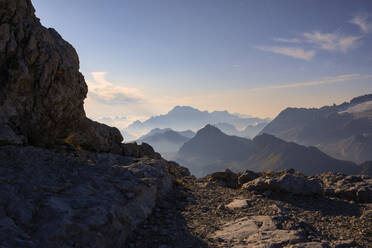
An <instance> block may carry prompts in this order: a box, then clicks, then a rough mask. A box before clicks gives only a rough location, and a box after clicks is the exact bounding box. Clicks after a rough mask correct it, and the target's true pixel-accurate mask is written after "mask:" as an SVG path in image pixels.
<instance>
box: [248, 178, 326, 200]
mask: <svg viewBox="0 0 372 248" xmlns="http://www.w3.org/2000/svg"><path fill="white" fill-rule="evenodd" d="M242 188H243V189H245V190H253V191H261V192H264V191H267V190H271V191H279V192H286V193H292V194H299V195H313V194H321V193H322V188H321V185H320V183H319V182H318V180H316V179H308V178H306V177H305V176H304V175H302V174H290V173H287V172H284V173H276V174H272V175H269V176H267V175H263V176H261V177H259V178H257V179H255V180H252V181H250V182H248V183H245V184H244V185H243V186H242Z"/></svg>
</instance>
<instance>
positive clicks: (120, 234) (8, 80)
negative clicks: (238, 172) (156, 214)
mask: <svg viewBox="0 0 372 248" xmlns="http://www.w3.org/2000/svg"><path fill="white" fill-rule="evenodd" d="M34 12H35V10H34V8H33V6H32V3H31V1H30V0H0V247H122V246H124V245H125V244H126V239H127V238H128V236H129V235H130V234H131V232H132V231H133V230H134V228H135V227H136V226H137V225H138V224H139V223H141V222H143V221H144V220H145V219H146V217H147V216H148V215H149V214H150V213H151V212H152V210H153V207H154V206H155V202H156V201H157V199H160V198H161V197H162V196H164V195H165V194H166V193H167V192H168V191H170V190H171V188H172V185H173V181H174V180H175V178H176V177H177V176H179V175H187V173H188V171H187V170H185V169H183V168H181V167H179V166H178V165H177V164H175V163H169V162H167V161H165V160H163V159H161V157H160V155H159V154H157V153H156V152H154V150H153V148H152V147H151V146H149V145H147V144H145V143H144V144H142V145H140V146H138V145H137V144H135V143H133V144H122V143H121V142H122V140H123V138H122V136H121V135H120V133H119V131H118V130H117V129H116V128H112V127H108V126H106V125H103V124H100V123H98V122H94V121H91V120H89V119H88V118H87V117H86V115H85V112H84V109H83V101H84V98H85V97H86V94H87V85H86V83H85V81H84V77H83V76H82V74H81V73H80V72H79V59H78V56H77V54H76V52H75V50H74V48H73V47H72V46H71V45H70V44H69V43H67V42H66V41H64V40H63V39H62V38H61V37H60V36H59V35H58V33H57V32H56V31H55V30H53V29H46V28H44V27H43V26H41V24H40V21H39V19H37V18H36V17H35V15H34ZM98 152H99V153H98ZM103 152H106V153H103Z"/></svg>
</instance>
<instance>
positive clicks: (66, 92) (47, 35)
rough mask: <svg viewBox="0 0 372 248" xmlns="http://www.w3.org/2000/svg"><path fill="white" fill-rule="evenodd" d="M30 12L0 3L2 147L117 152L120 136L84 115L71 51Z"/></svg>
mask: <svg viewBox="0 0 372 248" xmlns="http://www.w3.org/2000/svg"><path fill="white" fill-rule="evenodd" d="M34 12H35V10H34V8H33V6H32V3H31V0H0V130H1V131H0V144H3V145H4V144H13V145H22V144H23V145H25V144H31V145H38V146H54V145H56V144H63V143H69V144H71V145H73V146H74V147H76V148H83V149H89V150H93V151H105V152H108V151H110V152H114V153H121V150H122V147H121V142H122V140H123V138H122V136H121V134H120V132H119V131H118V130H117V129H116V128H112V127H108V126H106V125H104V124H100V123H97V122H94V121H91V120H89V119H88V118H87V117H86V115H85V112H84V108H83V104H84V99H85V98H86V95H87V91H88V89H87V84H86V83H85V80H84V77H83V75H82V74H81V73H80V72H79V58H78V55H77V53H76V51H75V49H74V48H73V47H72V46H71V45H70V44H69V43H68V42H66V41H65V40H63V39H62V37H61V36H60V35H59V34H58V33H57V32H56V31H55V30H54V29H51V28H49V29H47V28H45V27H43V26H42V25H41V24H40V21H39V19H38V18H36V17H35V14H34Z"/></svg>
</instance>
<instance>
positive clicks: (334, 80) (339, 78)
mask: <svg viewBox="0 0 372 248" xmlns="http://www.w3.org/2000/svg"><path fill="white" fill-rule="evenodd" d="M369 78H372V74H367V75H360V74H344V75H338V76H334V77H326V78H322V79H320V80H316V81H307V82H298V83H291V84H281V85H270V86H266V87H260V88H252V89H249V91H257V90H270V89H286V88H299V87H310V86H316V85H324V84H335V83H342V82H346V81H351V80H357V79H369Z"/></svg>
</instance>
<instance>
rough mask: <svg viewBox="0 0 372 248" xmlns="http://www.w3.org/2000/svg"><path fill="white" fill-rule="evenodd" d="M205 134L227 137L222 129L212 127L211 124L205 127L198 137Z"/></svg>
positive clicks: (198, 133)
mask: <svg viewBox="0 0 372 248" xmlns="http://www.w3.org/2000/svg"><path fill="white" fill-rule="evenodd" d="M204 134H207V135H211V134H217V135H221V134H222V135H225V134H224V133H223V132H222V131H221V130H220V129H218V128H217V127H215V126H213V125H211V124H207V125H206V126H205V127H203V128H202V129H200V130H199V131H198V132H197V133H196V135H204Z"/></svg>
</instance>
